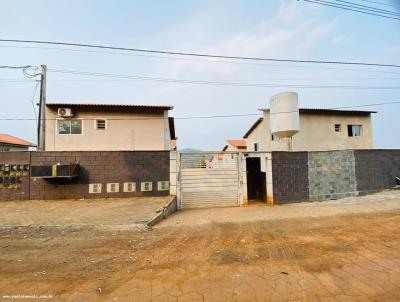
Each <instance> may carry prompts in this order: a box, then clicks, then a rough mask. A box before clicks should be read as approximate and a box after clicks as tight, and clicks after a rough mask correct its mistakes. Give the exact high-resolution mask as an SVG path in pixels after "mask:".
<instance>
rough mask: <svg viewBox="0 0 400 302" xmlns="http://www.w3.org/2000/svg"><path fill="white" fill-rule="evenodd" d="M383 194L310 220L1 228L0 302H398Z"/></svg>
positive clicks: (395, 235) (391, 217)
mask: <svg viewBox="0 0 400 302" xmlns="http://www.w3.org/2000/svg"><path fill="white" fill-rule="evenodd" d="M385 194H388V195H387V196H389V195H390V196H393V195H391V194H392V193H390V194H389V193H383V194H378V195H374V196H375V197H374V198H375V204H376V206H377V205H378V204H379V205H380V206H381V205H382V203H385V204H387V209H386V210H385V209H384V208H383V207H382V208H380V210H379V211H376V210H375V209H374V206H372V205H373V204H374V202H373V200H374V198H372V196H370V197H369V198H371V201H370V202H371V207H370V209H371V210H370V211H364V210H361V209H364V208H365V204H363V203H357V204H358V207H359V209H360V212H361V213H355V212H356V209H355V208H354V209H353V211H352V212H351V213H349V214H344V213H343V212H342V213H339V214H337V213H334V214H332V212H331V213H328V215H326V213H325V214H322V215H320V216H319V217H316V216H317V215H315V216H314V217H310V216H307V217H305V216H304V217H302V216H301V215H300V216H299V217H298V218H295V217H290V218H286V219H280V220H276V219H258V220H256V221H249V219H247V220H244V221H240V222H236V221H230V222H210V223H201V224H198V223H195V224H194V225H191V224H190V223H189V222H186V220H184V219H183V217H181V218H179V219H180V220H181V221H183V223H182V225H177V226H176V225H174V226H169V225H165V224H164V223H163V225H161V226H159V227H156V228H153V229H149V230H140V229H132V230H118V231H115V230H107V229H103V230H100V229H97V228H93V227H90V226H79V227H78V226H65V227H50V226H35V227H32V226H30V227H27V226H20V227H7V228H0V300H1V299H2V300H4V301H10V298H9V297H10V296H12V295H14V296H15V297H19V298H22V297H24V299H23V301H38V300H41V301H44V300H47V299H49V300H50V301H399V300H400V232H399V227H400V210H399V209H398V208H397V209H396V208H395V207H393V205H392V203H396V202H397V203H400V196H399V195H398V198H397V199H396V198H392V197H390V198H389V197H383V195H385ZM394 194H398V193H394ZM396 200H397V201H396ZM319 204H322V203H319ZM305 206H309V204H305V205H304V207H305ZM332 206H336V207H338V208H341V207H346V202H337V203H335V204H333V205H332ZM297 207H300V208H301V206H297ZM255 208H256V209H257V211H261V212H263V211H270V210H271V207H255ZM280 208H288V209H291V208H293V207H292V206H283V207H280ZM295 208H296V207H295ZM315 208H316V209H317V208H318V207H315ZM248 209H251V207H249V208H248ZM272 209H273V208H272ZM230 210H231V209H228V208H225V209H219V211H222V212H224V211H228V213H229V211H230ZM238 210H247V209H238ZM191 212H192V211H191ZM194 212H196V211H194ZM222 212H221V213H222ZM182 213H183V214H185V213H184V212H182ZM320 213H323V211H320ZM179 215H180V214H177V215H175V216H177V217H179ZM191 215H192V214H191ZM221 215H222V214H221ZM222 216H223V215H222ZM173 219H175V218H173ZM171 221H173V220H171ZM210 221H211V220H210ZM166 222H168V220H166V221H165V223H166ZM32 295H36V297H37V298H39V297H41V298H42V299H33V298H32V297H33V296H32ZM2 300H1V301H2ZM13 300H15V299H13Z"/></svg>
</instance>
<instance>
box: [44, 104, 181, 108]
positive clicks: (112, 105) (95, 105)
mask: <svg viewBox="0 0 400 302" xmlns="http://www.w3.org/2000/svg"><path fill="white" fill-rule="evenodd" d="M46 106H47V107H102V108H107V107H108V108H133V109H145V110H146V109H147V110H148V109H150V110H151V109H153V110H154V109H156V110H160V109H161V110H172V109H173V108H174V107H173V106H171V105H137V104H98V103H97V104H91V103H47V104H46Z"/></svg>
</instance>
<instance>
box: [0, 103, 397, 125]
mask: <svg viewBox="0 0 400 302" xmlns="http://www.w3.org/2000/svg"><path fill="white" fill-rule="evenodd" d="M394 104H400V101H393V102H381V103H373V104H361V105H351V106H341V107H331V108H325V109H321V110H343V109H350V108H361V107H372V106H385V105H394ZM71 105H73V104H71ZM93 105H96V104H93ZM66 106H67V104H66ZM352 111H355V112H357V111H356V110H352ZM293 112H298V111H297V110H292V111H280V112H276V114H278V113H293ZM260 115H262V113H247V114H230V115H208V116H184V117H174V119H175V120H192V119H213V118H235V117H247V116H260ZM167 119H169V118H168V117H154V118H107V120H109V121H132V120H133V121H138V120H139V121H140V120H167ZM31 120H34V119H32V118H0V121H31ZM45 120H51V121H54V120H58V119H57V118H51V119H50V118H46V119H45ZM80 120H86V121H94V120H98V118H80Z"/></svg>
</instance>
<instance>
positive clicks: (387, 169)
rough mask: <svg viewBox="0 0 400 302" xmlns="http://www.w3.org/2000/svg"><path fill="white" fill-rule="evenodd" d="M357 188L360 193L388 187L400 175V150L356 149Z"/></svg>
mask: <svg viewBox="0 0 400 302" xmlns="http://www.w3.org/2000/svg"><path fill="white" fill-rule="evenodd" d="M354 157H355V171H356V176H357V190H358V191H360V194H368V193H372V192H373V191H380V190H383V189H388V188H391V187H394V186H395V185H396V181H395V177H400V150H355V151H354Z"/></svg>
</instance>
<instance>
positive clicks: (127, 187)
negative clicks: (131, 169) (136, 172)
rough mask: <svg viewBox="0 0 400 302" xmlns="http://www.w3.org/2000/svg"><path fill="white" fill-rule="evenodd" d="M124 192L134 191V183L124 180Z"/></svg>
mask: <svg viewBox="0 0 400 302" xmlns="http://www.w3.org/2000/svg"><path fill="white" fill-rule="evenodd" d="M124 192H136V183H135V182H124Z"/></svg>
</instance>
